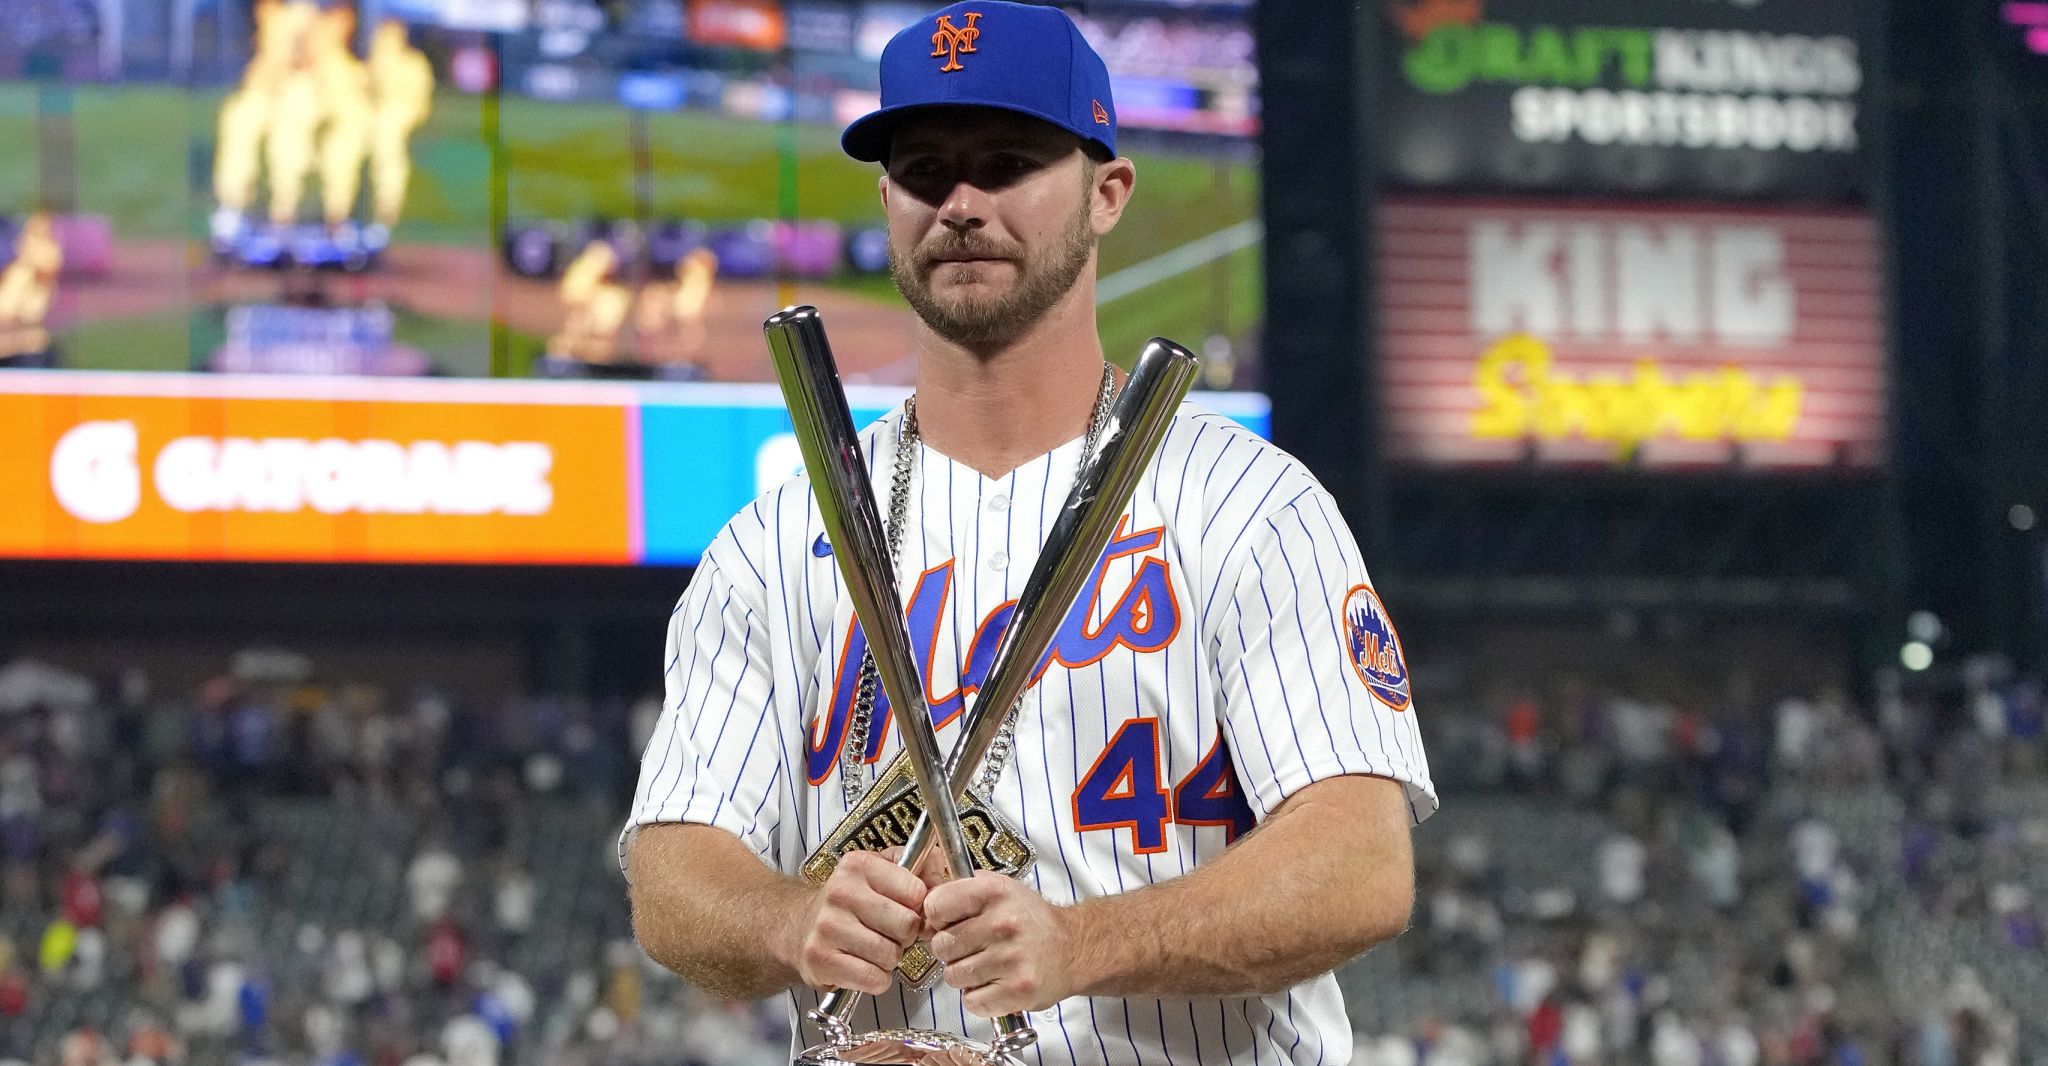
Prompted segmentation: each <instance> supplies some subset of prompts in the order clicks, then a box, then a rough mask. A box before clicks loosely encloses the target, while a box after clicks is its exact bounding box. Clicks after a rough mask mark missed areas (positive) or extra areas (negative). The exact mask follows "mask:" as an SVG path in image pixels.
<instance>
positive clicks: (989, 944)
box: [924, 870, 1078, 1018]
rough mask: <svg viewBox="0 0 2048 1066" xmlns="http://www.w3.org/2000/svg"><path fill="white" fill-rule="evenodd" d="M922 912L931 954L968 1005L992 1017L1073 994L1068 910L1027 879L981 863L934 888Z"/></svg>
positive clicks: (1073, 943)
mask: <svg viewBox="0 0 2048 1066" xmlns="http://www.w3.org/2000/svg"><path fill="white" fill-rule="evenodd" d="M924 916H925V924H926V929H925V933H926V936H927V937H928V939H929V940H930V941H931V946H932V954H934V955H936V956H938V958H939V961H940V962H943V963H945V964H946V971H945V976H946V983H947V984H949V985H951V986H953V987H954V988H957V989H959V990H960V992H961V997H960V998H961V1002H962V1003H963V1004H965V1005H966V1007H967V1009H968V1010H969V1011H972V1012H973V1013H975V1014H977V1015H979V1016H981V1017H984V1018H994V1017H999V1016H1001V1015H1004V1014H1010V1013H1013V1012H1015V1011H1033V1010H1044V1009H1045V1008H1047V1007H1050V1006H1052V1005H1053V1004H1055V1003H1057V1002H1059V1001H1060V1000H1063V999H1065V998H1067V997H1068V996H1070V995H1073V994H1074V992H1075V988H1074V985H1073V952H1074V949H1075V947H1076V946H1077V941H1078V938H1077V936H1076V934H1075V931H1074V929H1073V928H1072V918H1071V912H1070V911H1067V910H1065V909H1064V908H1060V907H1055V906H1053V905H1052V904H1051V903H1049V902H1047V901H1046V899H1045V897H1043V896H1041V895H1039V894H1038V893H1036V892H1034V891H1032V890H1031V888H1030V886H1028V885H1025V884H1024V883H1022V882H1020V881H1017V880H1015V879H1014V878H1009V877H1004V876H1003V875H1001V874H998V873H993V872H991V871H988V870H979V871H976V872H975V875H974V876H973V877H972V878H969V879H968V880H965V881H949V882H946V883H945V884H941V885H938V886H936V887H934V888H933V889H932V890H931V891H930V892H929V893H927V894H926V895H925V900H924Z"/></svg>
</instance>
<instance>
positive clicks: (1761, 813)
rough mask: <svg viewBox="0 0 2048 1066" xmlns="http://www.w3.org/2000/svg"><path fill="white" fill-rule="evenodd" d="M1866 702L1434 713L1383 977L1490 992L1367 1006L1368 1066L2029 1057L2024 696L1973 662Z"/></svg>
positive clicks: (1643, 701) (2034, 900) (2033, 842)
mask: <svg viewBox="0 0 2048 1066" xmlns="http://www.w3.org/2000/svg"><path fill="white" fill-rule="evenodd" d="M1872 688H1873V694H1872V697H1871V699H1870V700H1869V701H1868V704H1867V705H1858V704H1857V703H1854V702H1852V701H1851V699H1850V698H1849V697H1848V696H1847V695H1846V694H1845V693H1843V692H1841V691H1838V690H1833V689H1822V690H1820V691H1818V692H1816V693H1812V694H1806V695H1796V696H1790V697H1786V698H1780V699H1771V700H1759V699H1756V698H1754V697H1753V696H1752V695H1751V694H1750V693H1748V692H1745V691H1742V690H1741V689H1740V687H1739V686H1738V687H1737V688H1735V689H1733V690H1731V691H1728V692H1722V693H1714V694H1710V695H1706V696H1698V695H1694V696H1692V697H1690V698H1674V699H1664V698H1657V697H1651V696H1646V695H1644V694H1642V693H1640V692H1625V691H1614V690H1609V689H1603V688H1599V687H1595V686H1588V685H1583V684H1579V683H1577V682H1573V681H1570V680H1563V681H1560V682H1558V683H1556V684H1554V685H1552V686H1551V687H1549V688H1547V689H1539V688H1533V687H1532V688H1526V689H1513V688H1510V689H1506V690H1503V691H1501V692H1498V693H1496V694H1495V695H1494V696H1493V697H1492V698H1491V699H1489V700H1486V701H1481V702H1479V703H1477V704H1476V705H1474V706H1467V707H1444V706H1434V707H1432V708H1431V710H1432V711H1433V712H1434V713H1433V714H1432V715H1431V716H1430V717H1429V718H1427V719H1425V733H1426V734H1432V743H1431V744H1430V749H1429V750H1430V761H1431V765H1432V767H1433V769H1434V771H1435V773H1436V775H1437V777H1438V780H1439V785H1440V787H1441V788H1442V789H1443V792H1444V795H1445V797H1446V802H1445V812H1444V813H1445V814H1449V815H1452V817H1450V818H1444V819H1443V820H1444V821H1445V822H1446V824H1445V825H1444V826H1443V827H1442V833H1441V835H1440V836H1438V837H1437V838H1436V840H1435V841H1434V843H1435V844H1436V845H1438V846H1436V847H1434V848H1432V847H1431V846H1430V845H1431V843H1432V842H1431V840H1430V834H1429V833H1428V832H1427V830H1425V832H1424V834H1423V841H1422V844H1423V855H1424V859H1423V861H1422V865H1421V868H1420V883H1419V889H1420V892H1419V897H1418V908H1417V914H1416V919H1415V928H1414V930H1413V931H1412V932H1411V933H1410V934H1409V935H1408V936H1407V937H1405V938H1404V939H1403V940H1402V941H1399V942H1397V944H1396V945H1395V947H1394V954H1395V955H1396V956H1397V957H1398V961H1399V965H1398V968H1397V969H1396V970H1394V971H1393V973H1395V974H1398V977H1397V978H1395V979H1397V980H1402V981H1424V982H1427V981H1429V980H1430V979H1431V978H1432V977H1433V976H1434V975H1439V974H1445V973H1459V972H1463V973H1468V974H1471V973H1483V974H1485V975H1487V979H1488V981H1489V984H1490V988H1489V989H1488V991H1489V992H1490V995H1486V996H1484V997H1473V998H1474V999H1476V1000H1478V1002H1477V1003H1476V1004H1475V1005H1474V1007H1473V1009H1466V1010H1464V1011H1462V1012H1460V1011H1459V1010H1458V1009H1457V1006H1456V1002H1457V1001H1456V998H1455V997H1454V996H1449V995H1446V996H1443V997H1439V998H1440V1003H1442V1004H1443V1005H1448V1006H1449V1007H1450V1009H1448V1010H1439V1009H1436V1008H1437V1006H1438V1005H1439V1004H1427V1005H1425V1006H1424V1007H1423V1008H1422V1009H1419V1010H1416V1011H1414V1012H1412V1016H1411V1017H1408V1018H1405V1019H1404V1018H1394V1019H1382V1020H1383V1021H1389V1022H1391V1024H1388V1025H1386V1026H1385V1027H1384V1029H1382V1031H1380V1032H1377V1033H1374V1034H1372V1035H1368V1036H1366V1037H1365V1038H1364V1044H1363V1045H1362V1047H1363V1052H1362V1057H1361V1061H1363V1062H1367V1063H1374V1064H1377V1066H1415V1064H1417V1063H1429V1064H1431V1066H1439V1064H1441V1066H1476V1064H1482V1063H1527V1062H1537V1063H1544V1064H1563V1063H1570V1064H1584V1063H1636V1062H1644V1063H1651V1064H1654V1066H1759V1064H1764V1066H1876V1064H1880V1063H1883V1064H1896V1066H2012V1064H2018V1063H2037V1062H2048V1047H2044V1046H2043V1039H2042V1038H2043V1035H2044V1033H2043V1029H2042V1025H2043V1022H2044V1020H2048V1019H2044V1018H2043V1017H2042V1015H2041V1011H2040V1007H2041V1005H2042V1004H2044V1003H2048V954H2044V950H2043V923H2044V918H2048V909H2044V906H2043V896H2042V893H2044V892H2048V774H2044V766H2048V738H2044V724H2048V700H2044V695H2043V689H2042V685H2041V683H2040V681H2039V679H2037V678H2031V677H2023V676H2016V675H2015V673H2014V672H2013V671H2012V670H2011V669H2010V668H2009V667H2008V666H2006V665H2004V664H2003V663H2001V662H2000V661H1998V660H1996V659H1988V658H1987V659H1978V660H1973V661H1970V662H1969V663H1967V664H1965V665H1963V666H1961V667H1960V668H1959V669H1957V670H1956V671H1955V672H1954V673H1953V675H1952V676H1949V677H1945V678H1943V679H1942V680H1941V682H1940V683H1938V684H1929V683H1925V682H1924V681H1916V683H1914V684H1913V685H1910V686H1909V685H1908V683H1907V682H1906V681H1905V680H1904V678H1903V677H1902V676H1900V675H1890V674H1887V675H1885V676H1881V677H1879V678H1877V679H1876V682H1875V684H1874V685H1873V686H1872ZM1460 802H1462V803H1464V804H1465V805H1466V806H1467V807H1468V808H1471V807H1477V808H1480V809H1481V810H1482V817H1479V818H1476V819H1473V818H1462V819H1461V818H1458V817H1457V814H1456V812H1457V807H1458V804H1459V803H1460ZM1489 804H1492V805H1493V806H1494V807H1495V808H1496V809H1495V811H1494V812H1493V814H1491V815H1490V816H1486V815H1484V814H1483V812H1484V809H1485V808H1487V807H1488V805H1489ZM1439 817H1440V818H1442V817H1443V816H1442V815H1440V816H1439ZM1518 836H1520V837H1532V836H1533V837H1534V838H1535V840H1534V841H1533V842H1532V841H1530V840H1528V839H1520V840H1517V839H1515V838H1516V837H1518ZM1503 851H1513V852H1518V853H1519V854H1517V855H1513V856H1506V857H1504V856H1503V855H1501V854H1498V853H1499V852H1503ZM1504 858H1505V860H1506V861H1504ZM1935 946H1939V947H1941V948H1942V949H1944V950H1939V951H1937V950H1933V948H1934V947H1935ZM1972 950H1975V951H1976V952H1977V954H1975V955H1973V954H1972ZM1445 987H1447V988H1455V982H1451V983H1450V984H1448V985H1446V986H1445ZM1355 991H1356V992H1357V993H1358V995H1357V996H1356V997H1354V998H1355V999H1369V998H1370V997H1371V996H1372V989H1371V988H1370V987H1355ZM1359 1013H1367V1014H1369V1013H1371V1012H1370V1011H1366V1012H1360V1011H1358V1010H1356V1009H1354V1014H1359Z"/></svg>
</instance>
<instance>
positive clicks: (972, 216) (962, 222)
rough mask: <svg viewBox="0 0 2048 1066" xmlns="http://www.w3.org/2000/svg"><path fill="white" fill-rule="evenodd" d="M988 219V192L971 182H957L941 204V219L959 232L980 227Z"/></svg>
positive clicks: (949, 227) (947, 226)
mask: <svg viewBox="0 0 2048 1066" xmlns="http://www.w3.org/2000/svg"><path fill="white" fill-rule="evenodd" d="M987 220H988V194H987V193H985V192H983V191H982V190H980V189H977V188H975V187H974V185H973V183H971V182H965V181H962V182H956V183H955V184H954V185H953V188H952V190H951V191H949V192H947V193H946V198H945V199H944V200H943V201H941V202H940V204H939V221H940V222H941V223H942V224H944V225H945V227H946V228H947V229H950V230H953V231H955V232H959V233H965V232H967V231H968V230H973V229H980V228H981V227H982V226H984V225H986V224H987Z"/></svg>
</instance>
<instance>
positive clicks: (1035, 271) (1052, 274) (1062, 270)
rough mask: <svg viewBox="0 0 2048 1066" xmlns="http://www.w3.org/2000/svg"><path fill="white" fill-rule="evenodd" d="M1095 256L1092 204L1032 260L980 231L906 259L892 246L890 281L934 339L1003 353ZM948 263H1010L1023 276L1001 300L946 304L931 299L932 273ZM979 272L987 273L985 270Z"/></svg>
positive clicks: (959, 297)
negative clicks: (962, 259)
mask: <svg viewBox="0 0 2048 1066" xmlns="http://www.w3.org/2000/svg"><path fill="white" fill-rule="evenodd" d="M1094 252H1095V233H1094V231H1093V230H1092V229H1091V228H1090V226H1089V212H1088V203H1087V201H1086V200H1085V199H1084V200H1083V201H1082V204H1081V210H1079V211H1077V212H1075V214H1074V219H1073V225H1071V226H1069V227H1068V228H1067V230H1066V232H1065V233H1063V234H1061V235H1060V239H1059V241H1058V242H1057V243H1055V244H1053V245H1052V246H1051V247H1048V248H1046V249H1045V250H1044V251H1043V252H1041V253H1039V255H1037V256H1035V257H1032V256H1029V255H1027V253H1026V250H1025V249H1024V248H1023V247H1022V246H1020V245H1016V244H1012V243H1008V242H1004V241H998V240H996V239H994V238H992V237H988V236H986V235H984V234H982V233H980V232H979V231H970V232H967V233H959V232H953V231H949V232H947V233H946V234H944V235H943V236H938V237H933V238H931V239H930V240H927V241H925V242H924V243H923V244H920V245H918V246H917V247H916V248H914V249H912V250H911V252H910V254H909V255H908V256H904V255H899V254H898V253H897V251H896V247H895V245H894V244H893V243H892V244H891V245H890V246H889V276H890V277H891V278H893V279H894V280H895V282H896V291H897V292H900V293H902V294H903V299H904V300H905V302H907V303H909V304H910V307H911V310H913V311H916V312H917V317H919V318H921V319H923V320H924V324H925V325H926V326H929V327H931V331H932V332H933V333H936V334H938V335H939V336H941V337H944V338H945V339H947V340H949V341H952V342H953V343H954V344H957V345H959V346H961V347H963V348H967V349H970V350H977V349H989V348H999V347H1002V346H1003V345H1005V344H1008V343H1009V342H1011V341H1013V340H1015V339H1017V338H1018V337H1020V336H1023V335H1024V333H1025V331H1027V330H1029V329H1030V328H1031V327H1032V326H1033V325H1036V324H1037V322H1038V320H1039V319H1041V318H1043V317H1045V313H1046V312H1047V311H1049V310H1051V309H1052V306H1053V305H1054V304H1056V303H1059V302H1060V300H1061V299H1062V298H1064V297H1065V296H1066V295H1067V293H1068V292H1070V291H1072V289H1073V288H1074V283H1075V282H1076V281H1077V280H1079V279H1080V277H1081V271H1082V270H1083V269H1085V268H1086V267H1087V265H1088V257H1089V256H1091V255H1093V254H1094ZM943 255H956V256H957V255H967V256H972V257H974V258H977V259H1003V260H1007V261H1009V262H1010V263H1011V264H1012V265H1013V266H1014V267H1015V268H1016V269H1017V272H1018V274H1017V281H1016V284H1015V285H1013V286H1012V287H1011V288H1010V291H1008V292H1006V293H1003V294H1002V295H1000V296H992V297H982V296H976V295H970V294H968V293H966V292H965V291H958V292H954V293H952V294H949V295H947V296H945V297H941V296H939V295H938V294H937V293H935V292H933V291H932V272H933V271H935V270H937V269H938V267H939V265H940V260H939V257H940V256H943ZM979 269H987V268H986V267H982V268H979Z"/></svg>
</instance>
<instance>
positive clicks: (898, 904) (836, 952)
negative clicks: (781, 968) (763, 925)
mask: <svg viewBox="0 0 2048 1066" xmlns="http://www.w3.org/2000/svg"><path fill="white" fill-rule="evenodd" d="M924 900H925V885H924V882H923V881H921V880H919V879H918V877H917V875H916V874H913V873H911V872H910V871H908V870H904V869H901V868H899V867H897V866H896V865H895V864H894V863H892V862H890V861H889V859H888V858H886V857H884V856H882V855H878V854H876V853H874V852H869V851H855V852H849V853H848V854H847V855H846V856H845V857H844V858H842V859H840V860H839V865H837V866H835V867H834V868H833V870H832V876H831V877H829V878H827V879H826V880H825V883H824V884H822V885H819V886H818V888H817V889H816V890H815V891H814V892H812V894H811V899H810V903H809V905H808V906H806V907H805V909H804V914H803V917H802V919H801V920H800V921H799V923H798V933H799V935H798V938H797V944H796V950H795V958H794V960H793V961H794V964H795V968H796V972H797V975H798V976H799V977H801V978H803V982H804V983H805V984H807V985H810V986H811V987H812V988H850V989H854V990H855V991H859V992H866V993H867V994H869V995H880V994H881V993H883V992H887V991H888V990H889V982H890V980H891V975H892V973H893V971H894V970H895V969H896V963H897V962H898V961H899V960H900V959H901V958H902V957H903V949H904V948H907V947H909V946H910V945H911V944H912V943H913V942H915V941H916V940H917V938H918V937H919V936H920V935H921V934H922V933H923V930H924V919H923V917H922V915H923V908H924Z"/></svg>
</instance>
